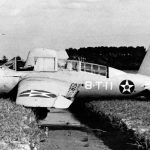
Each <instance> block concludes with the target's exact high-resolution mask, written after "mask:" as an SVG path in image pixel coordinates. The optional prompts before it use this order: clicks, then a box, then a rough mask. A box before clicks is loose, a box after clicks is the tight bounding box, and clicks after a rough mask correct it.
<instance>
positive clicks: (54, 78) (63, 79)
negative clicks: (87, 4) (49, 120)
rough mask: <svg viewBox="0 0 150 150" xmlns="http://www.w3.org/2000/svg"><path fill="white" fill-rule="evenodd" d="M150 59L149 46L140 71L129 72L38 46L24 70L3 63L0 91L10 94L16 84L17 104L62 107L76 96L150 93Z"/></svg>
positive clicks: (133, 95)
mask: <svg viewBox="0 0 150 150" xmlns="http://www.w3.org/2000/svg"><path fill="white" fill-rule="evenodd" d="M61 56H62V55H61ZM149 62H150V48H149V50H148V51H147V54H146V56H145V58H144V60H143V62H142V64H141V66H140V69H139V71H138V73H137V74H130V73H126V72H123V71H121V70H117V69H115V68H111V67H107V66H102V65H97V64H93V63H88V62H81V61H77V60H67V59H62V58H61V59H60V58H59V56H58V51H55V50H50V49H45V48H38V49H34V50H32V51H30V52H29V54H28V57H27V60H26V63H25V66H24V67H23V68H22V71H16V70H11V69H9V68H8V67H6V66H7V65H3V66H1V68H0V93H6V94H7V93H9V92H10V91H12V90H13V89H14V88H15V87H17V94H16V103H17V104H19V105H23V106H27V107H46V108H61V109H66V108H68V107H69V106H70V105H71V104H72V103H73V101H74V99H76V98H81V99H82V98H83V99H94V100H96V99H99V98H110V97H122V98H130V97H136V96H139V95H144V96H149V90H150V64H149ZM14 66H16V64H15V65H14Z"/></svg>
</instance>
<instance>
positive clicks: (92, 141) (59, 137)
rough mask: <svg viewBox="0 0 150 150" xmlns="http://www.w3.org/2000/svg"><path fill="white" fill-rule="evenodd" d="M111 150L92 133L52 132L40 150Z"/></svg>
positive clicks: (73, 131)
mask: <svg viewBox="0 0 150 150" xmlns="http://www.w3.org/2000/svg"><path fill="white" fill-rule="evenodd" d="M85 149H86V150H110V148H109V147H108V146H107V145H105V144H104V142H103V140H101V139H100V138H99V137H98V136H95V135H94V133H93V132H91V131H87V132H86V131H81V130H50V131H49V132H48V139H47V141H46V142H44V143H43V144H42V145H41V149H40V150H85Z"/></svg>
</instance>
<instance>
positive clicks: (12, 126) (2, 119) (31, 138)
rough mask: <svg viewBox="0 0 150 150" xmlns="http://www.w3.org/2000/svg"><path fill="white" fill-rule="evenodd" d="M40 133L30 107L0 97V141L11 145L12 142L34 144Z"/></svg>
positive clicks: (37, 141)
mask: <svg viewBox="0 0 150 150" xmlns="http://www.w3.org/2000/svg"><path fill="white" fill-rule="evenodd" d="M42 134H43V133H42V131H41V130H40V129H39V128H38V125H37V122H36V118H35V115H34V113H33V111H32V110H31V109H29V108H25V107H23V106H19V105H16V104H15V102H11V101H10V100H9V99H0V143H1V142H2V143H6V144H8V145H10V146H13V147H15V144H14V143H20V144H28V145H30V144H33V143H34V144H35V143H39V141H40V140H41V135H42ZM1 146H2V145H1V144H0V149H1V148H2V147H1ZM6 149H7V148H6Z"/></svg>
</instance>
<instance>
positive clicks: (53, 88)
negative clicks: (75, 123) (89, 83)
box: [16, 77, 79, 109]
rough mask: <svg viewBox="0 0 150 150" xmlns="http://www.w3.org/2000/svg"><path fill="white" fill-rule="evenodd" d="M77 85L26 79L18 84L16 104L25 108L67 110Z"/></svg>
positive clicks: (48, 80) (47, 79)
mask: <svg viewBox="0 0 150 150" xmlns="http://www.w3.org/2000/svg"><path fill="white" fill-rule="evenodd" d="M78 88H79V84H77V83H69V82H64V81H60V80H56V79H49V78H35V77H34V78H31V77H30V78H26V79H23V80H22V81H21V82H20V83H19V87H18V94H17V99H16V103H17V104H19V105H24V106H27V107H50V108H61V109H66V108H68V107H69V106H70V105H71V104H72V103H73V100H74V97H75V95H76V94H77V92H78Z"/></svg>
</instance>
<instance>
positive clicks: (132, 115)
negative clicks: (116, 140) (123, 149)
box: [84, 99, 150, 149]
mask: <svg viewBox="0 0 150 150" xmlns="http://www.w3.org/2000/svg"><path fill="white" fill-rule="evenodd" d="M84 107H85V108H86V109H87V110H86V111H87V112H88V113H89V112H90V113H91V114H94V115H92V117H96V118H98V119H99V120H97V121H99V123H98V124H99V125H100V126H101V128H102V129H104V130H107V131H110V132H116V131H119V132H120V138H124V140H125V142H126V143H128V144H130V145H132V146H133V145H134V148H135V147H136V148H135V149H148V148H150V102H149V101H148V100H147V99H134V100H117V99H116V100H107V101H106V100H101V101H92V102H88V103H85V104H84ZM92 117H91V118H92Z"/></svg>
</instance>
